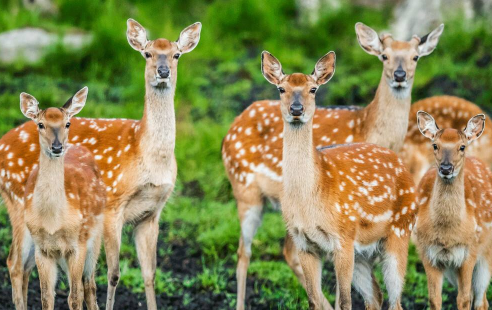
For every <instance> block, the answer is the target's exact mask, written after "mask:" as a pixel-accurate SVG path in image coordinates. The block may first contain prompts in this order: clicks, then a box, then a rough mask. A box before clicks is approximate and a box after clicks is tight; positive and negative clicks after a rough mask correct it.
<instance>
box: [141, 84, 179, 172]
mask: <svg viewBox="0 0 492 310" xmlns="http://www.w3.org/2000/svg"><path fill="white" fill-rule="evenodd" d="M175 89H176V85H175V83H173V85H172V86H171V87H169V88H164V89H160V88H155V87H152V86H150V85H148V83H147V86H146V93H145V108H144V116H143V118H142V124H141V129H142V130H141V135H140V137H139V148H140V152H141V155H142V157H144V158H147V159H149V160H151V161H157V162H161V163H162V161H170V160H171V158H173V155H174V146H175V140H176V118H175V114H174V94H175Z"/></svg>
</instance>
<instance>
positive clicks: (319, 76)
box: [311, 52, 336, 85]
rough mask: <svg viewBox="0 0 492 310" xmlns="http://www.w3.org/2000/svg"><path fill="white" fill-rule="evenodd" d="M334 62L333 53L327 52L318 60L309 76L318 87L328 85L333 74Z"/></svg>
mask: <svg viewBox="0 0 492 310" xmlns="http://www.w3.org/2000/svg"><path fill="white" fill-rule="evenodd" d="M335 61H336V55H335V52H329V53H328V54H326V55H325V56H323V57H321V58H320V59H319V60H318V62H317V63H316V65H315V66H314V71H313V73H312V74H311V76H312V77H313V78H314V80H315V81H316V83H318V85H322V84H326V83H328V81H329V80H330V79H331V78H332V77H333V74H335Z"/></svg>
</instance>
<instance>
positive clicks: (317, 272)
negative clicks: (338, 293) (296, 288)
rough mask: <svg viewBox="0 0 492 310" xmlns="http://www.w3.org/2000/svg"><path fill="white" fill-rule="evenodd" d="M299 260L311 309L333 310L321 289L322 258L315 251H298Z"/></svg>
mask: <svg viewBox="0 0 492 310" xmlns="http://www.w3.org/2000/svg"><path fill="white" fill-rule="evenodd" d="M298 255H299V261H300V263H301V266H302V271H303V272H304V277H305V279H306V293H307V295H308V298H309V307H310V308H311V309H323V310H333V308H332V307H331V305H330V303H329V302H328V300H327V299H326V297H325V296H324V295H323V291H322V290H321V263H322V262H321V259H320V258H319V257H318V256H317V255H316V254H313V253H308V252H305V251H298Z"/></svg>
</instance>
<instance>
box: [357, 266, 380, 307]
mask: <svg viewBox="0 0 492 310" xmlns="http://www.w3.org/2000/svg"><path fill="white" fill-rule="evenodd" d="M372 268H373V264H372V262H369V261H367V260H364V259H362V258H356V259H355V265H354V277H353V280H352V284H353V285H354V288H355V289H356V290H357V291H358V292H359V293H360V294H361V295H362V297H363V298H364V303H365V305H366V309H367V310H377V309H381V306H382V299H383V294H382V292H381V289H380V287H379V285H378V283H377V281H376V278H375V276H374V273H373V272H372Z"/></svg>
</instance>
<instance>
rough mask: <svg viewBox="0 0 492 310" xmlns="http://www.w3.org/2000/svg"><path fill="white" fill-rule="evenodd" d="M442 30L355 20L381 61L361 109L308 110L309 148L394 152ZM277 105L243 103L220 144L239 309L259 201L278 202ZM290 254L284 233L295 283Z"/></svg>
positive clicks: (280, 127) (368, 49) (298, 272)
mask: <svg viewBox="0 0 492 310" xmlns="http://www.w3.org/2000/svg"><path fill="white" fill-rule="evenodd" d="M443 28H444V26H443V25H441V26H439V27H438V28H437V29H435V30H434V31H432V32H431V33H429V34H428V35H426V36H423V37H418V36H414V37H413V38H412V39H411V40H410V41H398V40H394V39H393V38H392V37H391V35H389V34H383V35H381V36H378V34H377V33H376V31H374V30H373V29H371V28H370V27H368V26H366V25H364V24H362V23H357V24H356V25H355V32H356V34H357V40H358V42H359V45H360V46H361V48H362V49H363V50H364V51H366V52H367V53H368V54H370V55H374V56H376V57H378V59H379V60H380V61H381V62H382V64H383V72H382V76H381V80H380V82H379V86H378V89H377V91H376V95H375V97H374V100H373V101H372V102H371V103H370V104H369V105H368V106H367V107H365V108H361V107H353V106H352V107H330V106H328V107H326V108H322V107H316V110H315V112H314V119H313V134H314V136H313V139H314V145H315V146H317V147H321V146H323V145H330V144H340V143H351V142H369V143H375V144H377V145H380V146H383V147H386V148H389V149H391V150H393V151H395V152H398V151H399V150H400V148H401V146H402V144H403V140H404V138H405V134H406V132H407V127H408V112H409V110H410V104H411V96H410V95H411V90H412V85H413V81H414V77H415V72H416V67H417V62H418V60H419V58H421V57H424V56H426V55H429V54H430V53H432V51H433V50H434V49H435V48H436V46H437V44H438V42H439V38H440V36H441V34H442V32H443ZM279 105H280V102H279V101H273V100H265V101H258V102H254V103H253V104H251V105H250V106H249V107H248V108H247V109H246V110H245V111H244V112H243V113H241V115H239V116H238V117H237V118H236V120H235V121H234V123H233V124H232V125H231V127H230V129H229V131H228V134H227V135H226V137H225V139H224V143H223V147H222V160H223V162H224V166H225V168H226V173H227V175H228V178H229V180H230V182H231V185H232V188H233V192H234V197H235V198H236V200H237V208H238V214H239V219H240V222H241V236H240V241H239V249H238V256H239V258H238V265H237V280H238V298H237V308H238V309H243V308H244V296H245V291H246V273H247V269H248V265H249V259H250V256H251V244H252V242H253V238H254V236H255V234H256V231H257V229H258V227H259V226H260V224H261V217H262V213H263V205H264V202H265V199H266V198H268V199H269V200H270V201H271V202H272V203H273V205H274V206H275V207H277V208H279V207H280V204H279V203H278V201H279V197H280V190H281V183H282V180H283V176H282V174H283V170H282V165H283V160H282V139H283V126H284V124H283V122H282V121H281V118H282V115H281V114H280V111H279V109H278V107H279ZM389 116H390V117H389ZM296 253H297V252H296V249H295V247H294V244H293V242H292V240H291V239H290V237H289V235H287V236H286V239H285V245H284V256H285V259H286V261H287V263H288V264H289V266H290V268H291V269H292V270H293V271H294V273H295V274H296V276H297V277H298V278H299V280H300V282H301V283H302V284H303V283H304V276H303V275H302V269H301V267H300V265H299V260H298V258H297V254H296Z"/></svg>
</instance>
